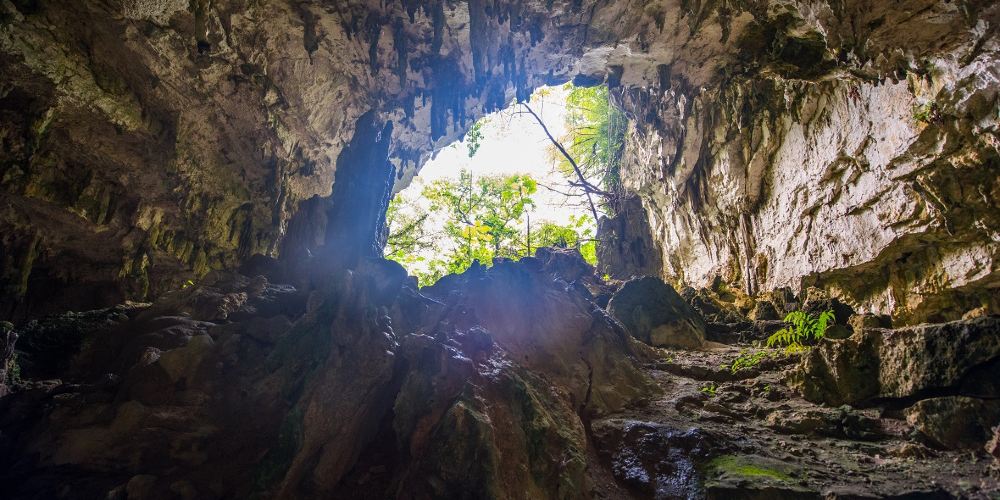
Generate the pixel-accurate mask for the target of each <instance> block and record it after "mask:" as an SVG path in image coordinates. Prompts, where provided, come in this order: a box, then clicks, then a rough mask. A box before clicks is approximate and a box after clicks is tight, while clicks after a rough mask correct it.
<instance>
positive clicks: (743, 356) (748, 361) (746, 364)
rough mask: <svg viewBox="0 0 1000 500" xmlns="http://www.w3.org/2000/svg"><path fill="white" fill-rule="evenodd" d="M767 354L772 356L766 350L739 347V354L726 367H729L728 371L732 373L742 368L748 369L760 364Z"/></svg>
mask: <svg viewBox="0 0 1000 500" xmlns="http://www.w3.org/2000/svg"><path fill="white" fill-rule="evenodd" d="M768 356H772V354H771V353H769V352H767V351H761V350H749V351H748V350H746V349H741V350H740V355H739V356H737V357H736V359H734V360H733V363H732V364H731V365H729V366H728V367H727V368H729V371H730V372H732V373H733V375H735V374H736V373H738V372H740V371H742V370H749V369H751V368H753V367H755V366H757V365H758V364H760V362H761V361H763V360H764V358H767V357H768Z"/></svg>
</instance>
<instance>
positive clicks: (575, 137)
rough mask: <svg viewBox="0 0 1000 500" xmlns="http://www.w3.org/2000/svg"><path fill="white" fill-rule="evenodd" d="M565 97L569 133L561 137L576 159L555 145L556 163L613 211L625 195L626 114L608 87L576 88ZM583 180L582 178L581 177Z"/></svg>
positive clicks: (580, 187) (575, 186) (580, 185)
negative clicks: (623, 154)
mask: <svg viewBox="0 0 1000 500" xmlns="http://www.w3.org/2000/svg"><path fill="white" fill-rule="evenodd" d="M567 88H569V89H570V92H569V95H568V96H567V98H566V106H567V114H566V125H567V128H568V132H567V135H566V136H565V137H563V138H561V141H562V142H563V143H565V144H566V147H565V150H566V153H568V155H569V156H570V157H572V158H573V159H574V160H575V163H576V166H577V167H578V168H579V170H580V172H579V175H578V173H577V172H576V171H575V169H574V165H573V162H571V161H570V160H569V158H567V157H566V155H563V154H562V152H560V151H558V148H556V147H553V150H552V152H551V154H552V156H553V158H554V159H555V160H556V161H557V166H558V168H559V170H560V172H562V174H563V175H565V176H566V178H567V179H570V184H571V186H573V187H574V188H578V189H582V190H584V191H588V192H591V193H595V194H598V195H600V196H601V198H602V199H603V202H604V203H603V208H604V209H605V211H607V212H608V213H611V214H613V213H614V212H615V210H616V209H617V207H618V204H619V202H620V200H621V197H622V195H623V193H622V186H621V178H620V170H621V160H622V151H623V149H624V145H625V129H626V125H627V123H628V122H627V120H626V118H625V114H624V113H623V112H622V110H621V109H619V108H618V107H617V106H615V105H613V104H612V103H611V95H610V91H609V90H608V87H606V86H603V85H599V86H596V87H574V86H572V85H571V84H567ZM581 176H582V177H583V179H580V177H581Z"/></svg>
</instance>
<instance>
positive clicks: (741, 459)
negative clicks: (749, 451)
mask: <svg viewBox="0 0 1000 500" xmlns="http://www.w3.org/2000/svg"><path fill="white" fill-rule="evenodd" d="M707 471H708V475H709V476H714V477H719V476H723V475H728V476H738V477H743V478H746V479H771V480H774V481H780V482H788V481H792V480H793V478H792V477H791V476H789V475H788V474H786V473H784V472H782V471H780V470H778V469H776V468H774V467H771V466H770V464H768V463H766V461H765V459H762V458H760V457H753V456H736V455H722V456H721V457H716V458H714V459H712V461H711V462H709V463H708V466H707Z"/></svg>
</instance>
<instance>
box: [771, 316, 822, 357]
mask: <svg viewBox="0 0 1000 500" xmlns="http://www.w3.org/2000/svg"><path fill="white" fill-rule="evenodd" d="M834 321H835V317H834V315H833V311H823V312H821V313H820V314H819V316H813V315H812V314H809V313H807V312H804V311H793V312H790V313H788V316H785V323H786V326H785V328H782V329H781V330H778V331H777V332H774V334H773V335H771V336H770V337H768V338H767V346H768V347H784V348H785V352H786V353H789V354H791V353H794V352H801V351H804V350H805V349H806V343H808V342H816V341H818V340H820V339H822V338H823V337H824V336H825V335H826V329H827V328H829V327H830V325H832V324H833V323H834Z"/></svg>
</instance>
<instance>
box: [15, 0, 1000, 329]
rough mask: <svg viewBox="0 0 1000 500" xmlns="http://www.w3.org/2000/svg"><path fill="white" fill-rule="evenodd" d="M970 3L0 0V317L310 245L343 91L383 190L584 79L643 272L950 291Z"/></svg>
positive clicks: (979, 221)
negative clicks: (647, 268)
mask: <svg viewBox="0 0 1000 500" xmlns="http://www.w3.org/2000/svg"><path fill="white" fill-rule="evenodd" d="M997 10H998V9H997V7H996V6H994V5H993V2H989V1H984V0H963V1H952V2H941V1H932V0H907V1H903V2H895V3H891V4H889V3H885V2H872V1H867V0H837V1H834V0H829V1H791V0H758V1H742V0H741V1H736V0H701V1H693V0H655V1H653V0H628V1H620V2H597V1H593V0H545V1H542V0H519V1H516V2H514V1H501V0H468V1H457V0H455V1H452V0H431V1H427V2H417V1H413V0H396V1H388V2H383V1H378V2H376V1H374V0H350V1H336V2H330V1H301V2H300V1H294V2H293V1H291V0H260V1H255V2H250V3H247V2H235V1H229V0H215V1H211V2H209V1H207V0H195V1H192V2H177V1H174V0H109V1H97V0H86V1H79V2H34V1H28V0H16V1H15V0H3V1H2V2H0V69H2V77H0V145H2V149H0V250H2V252H0V261H2V263H3V273H2V276H0V286H2V289H3V294H2V298H0V314H2V316H3V317H7V318H14V319H17V318H23V317H27V316H33V315H38V314H40V313H44V312H51V311H58V310H65V309H86V308H92V307H98V306H104V305H108V304H111V303H115V302H118V301H121V300H123V299H133V300H145V299H148V298H153V297H156V296H158V295H160V294H161V293H162V292H164V291H166V290H169V289H173V288H176V287H178V286H180V285H182V284H184V283H185V282H186V281H187V280H189V279H195V278H197V277H198V276H201V275H203V274H205V273H206V272H208V271H209V270H211V269H220V268H221V269H232V268H236V267H238V266H240V265H241V264H244V263H245V262H246V261H247V260H248V259H250V258H251V257H252V256H254V255H264V256H269V257H279V258H280V257H281V256H282V255H286V256H287V255H294V256H296V258H297V257H298V256H301V255H309V254H316V253H317V252H322V251H323V250H321V247H322V246H323V245H324V243H326V242H328V241H331V240H330V238H329V235H328V234H327V228H326V226H327V225H328V223H329V222H331V220H330V219H331V218H334V219H336V218H337V217H340V216H338V215H337V213H338V212H337V210H336V209H333V208H331V207H333V206H336V202H334V203H329V200H328V198H329V197H330V196H331V194H332V193H335V192H336V190H335V189H333V184H334V182H335V178H336V173H335V171H336V170H337V165H338V160H341V159H342V157H343V156H344V155H342V154H341V153H342V152H343V151H344V149H345V147H346V145H347V144H349V143H351V141H352V140H353V139H354V138H355V136H356V129H357V128H358V124H359V120H361V119H362V117H363V116H366V114H368V113H371V114H369V115H367V116H368V118H366V119H365V120H364V124H365V130H366V132H365V134H368V133H369V132H367V130H368V129H375V130H386V131H391V132H387V133H388V134H389V135H391V137H390V141H389V144H388V149H387V153H386V154H387V155H388V158H387V160H388V161H389V162H390V165H391V168H392V169H394V170H395V172H394V175H395V176H396V182H395V189H400V188H401V187H403V186H405V185H406V184H407V183H408V182H409V181H410V179H412V177H413V175H415V174H416V172H417V171H418V170H419V167H420V165H422V164H423V162H425V161H426V160H427V159H428V158H429V157H430V156H431V155H432V154H433V153H434V151H435V150H437V149H439V148H441V147H443V146H444V145H446V144H448V143H449V142H450V141H453V140H455V139H457V138H459V137H461V136H462V134H463V133H464V132H465V130H466V129H467V128H468V127H469V126H471V124H472V123H473V121H474V120H475V119H476V118H478V117H479V116H481V115H482V114H484V113H486V112H489V111H491V110H494V109H497V108H499V107H502V106H504V105H505V104H506V103H509V102H510V101H511V100H513V99H515V98H519V99H523V98H526V97H527V96H528V95H530V93H531V91H532V89H534V88H535V87H537V86H540V85H543V84H556V83H562V82H565V81H567V80H570V79H573V80H574V81H576V82H577V83H580V84H598V83H601V82H605V83H607V84H608V85H610V86H611V87H612V88H614V89H615V95H616V96H617V97H616V98H617V99H618V100H619V101H620V104H621V105H622V106H623V107H624V108H625V109H626V111H627V112H628V113H629V115H630V116H631V118H632V122H633V126H632V129H631V133H630V134H629V138H630V140H629V144H628V146H627V151H626V164H625V166H624V168H623V178H624V179H625V181H626V184H627V186H628V187H629V188H630V189H631V190H632V191H633V192H635V193H636V194H638V195H639V196H640V198H641V199H642V204H643V205H644V206H645V208H646V209H647V212H648V219H649V221H650V223H649V225H650V228H651V233H652V236H653V238H652V240H653V243H654V244H655V246H657V247H659V248H660V250H661V253H662V259H649V262H650V263H652V264H651V265H652V267H658V262H657V261H658V260H662V261H663V274H664V277H667V278H674V279H679V280H682V281H684V282H686V283H690V284H695V285H697V284H704V283H707V282H708V281H710V280H712V279H713V278H714V277H715V276H721V277H723V278H725V279H726V280H728V281H730V282H732V283H734V284H740V285H741V286H742V287H743V288H746V289H747V291H750V292H754V291H764V290H767V289H770V288H774V287H780V286H786V285H787V286H793V287H800V286H804V285H817V286H821V287H826V288H830V289H834V290H837V291H838V293H840V294H841V295H843V296H845V297H846V298H847V299H849V300H851V301H852V302H854V303H856V304H858V305H859V306H863V307H865V308H869V309H872V310H879V311H893V312H896V313H897V315H901V316H904V317H907V318H910V319H914V320H916V319H921V318H923V317H930V316H931V315H932V314H931V313H930V312H926V311H934V310H942V309H945V310H948V311H949V312H948V313H947V314H946V315H955V314H959V311H960V310H964V309H969V308H973V307H974V306H975V307H979V306H981V305H982V302H984V301H985V302H987V303H989V301H990V299H989V297H990V294H989V290H990V287H991V286H993V285H995V282H996V273H995V271H994V269H995V268H996V264H995V262H996V255H997V233H996V231H997V229H996V228H997V227H1000V225H998V223H997V222H998V221H997V220H996V213H997V210H996V205H995V203H996V202H995V200H996V192H997V191H996V190H997V185H996V177H997V176H996V170H997V167H996V165H997V154H996V122H997V118H996V115H997V105H996V95H995V93H996V88H997V85H996V78H997V74H996V69H995V66H996V65H995V64H994V62H995V61H996V59H997V58H996V52H997V42H996V35H995V32H996V25H997V19H996V18H997V17H998V14H997ZM390 124H391V127H390V126H389V125H390ZM370 139H371V140H368V141H367V142H368V143H371V144H379V147H380V148H382V147H383V146H384V144H385V141H384V140H383V139H384V138H381V137H373V138H370ZM371 156H372V154H369V153H366V152H358V153H357V155H356V157H360V158H366V159H369V160H371V161H373V162H379V161H381V160H380V159H378V158H376V159H372V158H370V157H371ZM349 159H350V158H348V160H349ZM345 161H346V160H345ZM373 169H375V170H379V171H380V172H381V171H382V170H383V169H382V165H375V166H374V167H373ZM379 175H381V174H379ZM352 177H353V176H352ZM379 196H381V195H379ZM376 201H377V200H376ZM331 210H332V212H331ZM365 220H368V219H365ZM333 222H335V223H336V222H337V221H333ZM339 222H341V223H343V222H345V221H339ZM377 222H378V221H376V223H377ZM371 243H372V242H359V243H358V244H359V245H370V244H371ZM647 243H648V242H647ZM643 245H644V246H646V244H645V243H644V244H643ZM856 276H863V277H864V279H863V281H862V282H863V283H864V284H865V285H866V286H865V287H862V288H863V289H857V288H858V287H856V286H854V285H853V283H854V282H855V281H856V280H854V278H855V277H856ZM986 305H987V306H989V307H994V306H995V305H990V304H986ZM922 311H924V312H922Z"/></svg>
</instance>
